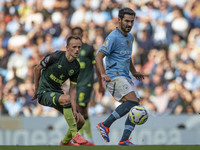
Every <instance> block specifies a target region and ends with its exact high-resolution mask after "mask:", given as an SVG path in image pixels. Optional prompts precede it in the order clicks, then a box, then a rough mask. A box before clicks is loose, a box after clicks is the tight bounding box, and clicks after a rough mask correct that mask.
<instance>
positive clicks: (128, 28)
mask: <svg viewBox="0 0 200 150" xmlns="http://www.w3.org/2000/svg"><path fill="white" fill-rule="evenodd" d="M131 28H132V27H130V26H125V25H124V24H123V23H121V29H122V31H123V32H125V33H129V32H130V31H131Z"/></svg>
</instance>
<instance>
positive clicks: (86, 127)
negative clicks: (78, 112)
mask: <svg viewBox="0 0 200 150" xmlns="http://www.w3.org/2000/svg"><path fill="white" fill-rule="evenodd" d="M83 129H84V130H85V133H86V135H87V138H88V139H89V138H91V137H92V132H91V124H90V120H89V118H88V119H86V120H85V124H84V126H83Z"/></svg>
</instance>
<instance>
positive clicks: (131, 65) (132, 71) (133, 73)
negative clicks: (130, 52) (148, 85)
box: [130, 60, 144, 80]
mask: <svg viewBox="0 0 200 150" xmlns="http://www.w3.org/2000/svg"><path fill="white" fill-rule="evenodd" d="M130 72H131V74H132V75H133V76H134V77H135V78H136V79H137V80H143V79H144V75H143V74H142V73H140V72H137V70H136V69H135V67H134V65H133V63H132V61H131V60H130Z"/></svg>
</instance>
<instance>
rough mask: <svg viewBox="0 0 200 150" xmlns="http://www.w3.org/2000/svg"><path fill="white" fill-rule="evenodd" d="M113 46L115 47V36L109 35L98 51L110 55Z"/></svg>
mask: <svg viewBox="0 0 200 150" xmlns="http://www.w3.org/2000/svg"><path fill="white" fill-rule="evenodd" d="M113 47H114V37H113V36H110V35H109V36H108V37H107V38H106V39H105V41H104V43H103V44H102V46H101V48H100V49H99V51H98V52H102V53H104V54H106V55H109V54H110V53H111V52H112V49H113Z"/></svg>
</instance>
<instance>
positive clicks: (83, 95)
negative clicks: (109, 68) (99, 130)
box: [72, 27, 104, 145]
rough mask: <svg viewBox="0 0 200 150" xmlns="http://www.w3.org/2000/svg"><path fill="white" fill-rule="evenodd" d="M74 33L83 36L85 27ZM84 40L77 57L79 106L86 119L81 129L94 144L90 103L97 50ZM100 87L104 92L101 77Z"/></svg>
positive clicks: (77, 98)
mask: <svg viewBox="0 0 200 150" xmlns="http://www.w3.org/2000/svg"><path fill="white" fill-rule="evenodd" d="M72 35H75V36H79V37H81V38H83V29H82V28H80V27H75V28H73V29H72ZM82 40H83V45H82V48H81V51H80V55H79V57H78V58H77V59H78V61H79V63H80V74H79V77H78V82H77V97H76V102H77V108H78V110H79V111H80V113H81V114H82V115H83V117H84V119H85V124H84V126H83V128H82V129H81V130H80V131H79V134H80V135H81V136H83V135H84V132H85V133H86V136H87V140H88V143H87V145H94V141H93V138H92V132H91V125H90V120H89V117H88V103H89V102H90V100H91V93H92V90H93V84H94V66H95V64H96V60H95V56H96V52H95V50H94V48H93V46H91V45H89V44H87V41H86V39H84V38H83V39H82ZM99 89H101V91H99V92H101V93H102V94H104V88H103V85H102V81H101V79H99Z"/></svg>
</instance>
